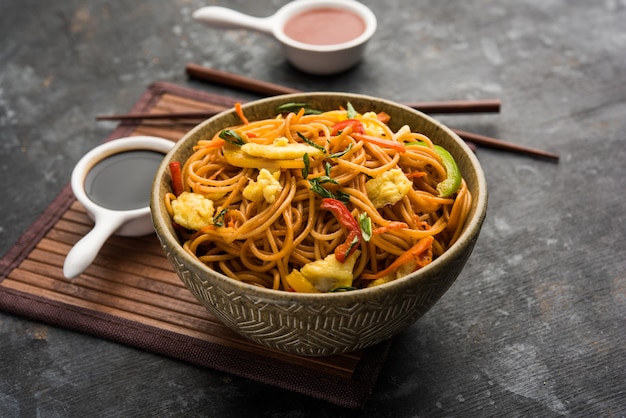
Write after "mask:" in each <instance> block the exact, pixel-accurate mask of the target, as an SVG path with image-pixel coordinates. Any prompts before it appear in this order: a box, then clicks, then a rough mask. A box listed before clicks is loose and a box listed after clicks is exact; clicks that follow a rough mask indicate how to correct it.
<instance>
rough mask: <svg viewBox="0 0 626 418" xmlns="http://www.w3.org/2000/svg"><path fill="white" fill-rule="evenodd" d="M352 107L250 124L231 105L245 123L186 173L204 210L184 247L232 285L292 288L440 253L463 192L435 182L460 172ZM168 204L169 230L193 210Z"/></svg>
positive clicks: (413, 265)
mask: <svg viewBox="0 0 626 418" xmlns="http://www.w3.org/2000/svg"><path fill="white" fill-rule="evenodd" d="M350 107H351V106H349V107H348V110H343V109H340V110H333V111H328V112H323V113H320V114H304V109H300V111H299V112H297V113H293V112H290V113H288V114H286V115H278V116H277V117H276V118H273V119H266V120H259V121H249V120H248V119H247V118H246V117H245V115H244V114H243V111H242V110H241V107H240V106H237V107H236V112H237V115H238V116H239V117H240V119H241V120H242V121H243V123H242V124H241V125H239V126H233V127H230V128H227V129H225V130H222V131H221V132H218V133H216V134H215V136H214V137H213V138H205V139H202V140H200V141H198V143H197V145H196V146H195V147H194V152H193V154H192V155H191V156H190V157H189V158H188V159H187V161H185V162H184V164H183V168H182V177H183V185H182V187H183V189H184V191H185V192H184V193H185V194H198V195H202V196H203V198H206V199H208V200H209V203H208V204H209V207H210V208H211V211H209V212H208V213H209V215H206V216H205V219H204V224H202V225H201V226H198V227H191V226H189V225H185V224H184V222H183V223H181V224H180V226H181V227H179V228H177V231H178V232H179V235H180V239H181V241H182V242H183V246H184V248H185V250H186V251H188V252H189V253H190V254H192V255H194V256H195V257H197V258H198V259H199V260H200V261H201V262H203V263H204V264H206V265H207V266H208V267H210V268H212V269H215V270H217V271H220V272H222V273H223V274H225V275H226V276H228V277H230V278H232V279H234V280H239V281H242V282H246V283H250V284H253V285H256V286H263V287H267V288H270V289H275V290H291V291H294V290H295V291H336V290H350V289H354V288H361V287H367V286H372V285H378V284H382V283H386V282H388V281H391V280H395V279H396V278H398V277H401V276H403V275H406V274H408V273H410V272H411V271H414V270H416V269H419V268H421V267H423V266H424V265H426V264H428V263H430V262H431V261H432V260H433V259H435V258H437V257H439V256H440V255H441V254H442V253H443V252H445V251H446V250H447V249H448V248H449V247H450V246H451V245H452V244H453V243H454V242H455V241H456V240H457V239H458V237H459V235H460V233H461V231H462V230H463V226H464V224H465V221H466V219H467V217H468V214H469V208H470V206H471V202H472V196H471V194H470V192H469V190H468V187H467V184H466V183H465V181H464V180H463V179H460V180H459V182H458V183H457V186H455V187H456V189H455V190H452V191H451V192H450V193H449V195H447V196H445V197H444V196H443V195H442V194H441V192H440V191H439V190H438V185H440V183H442V182H443V181H444V180H446V179H447V178H448V177H449V176H452V175H457V176H459V177H460V174H459V173H451V172H450V165H449V162H448V164H446V161H444V157H443V156H442V155H441V154H440V153H439V152H438V150H437V148H436V147H435V146H434V145H433V144H432V142H431V140H430V139H429V138H428V137H426V136H425V135H423V134H421V133H415V132H411V131H410V129H409V128H408V127H403V128H402V129H400V130H399V131H398V132H395V133H394V132H392V131H391V129H390V128H389V126H388V125H387V124H386V123H385V122H383V120H385V119H384V118H378V117H377V115H376V114H374V113H372V112H369V113H365V114H354V113H352V114H350ZM384 116H386V115H384ZM381 119H382V120H381ZM261 169H265V170H261ZM390 196H391V197H390ZM177 200H179V201H180V202H177ZM339 202H341V204H339ZM165 205H166V209H167V211H168V212H169V214H170V216H172V218H173V219H175V222H178V221H177V220H178V219H181V217H183V218H184V217H185V216H191V215H193V216H197V214H196V212H198V213H199V209H198V208H197V207H195V206H192V207H184V204H183V196H182V195H181V196H175V195H174V194H172V193H168V194H167V195H166V196H165ZM181 207H182V208H183V209H180V208H181ZM177 208H179V209H177ZM177 210H178V212H177ZM185 211H186V212H185ZM190 214H191V215H190ZM207 216H208V218H207ZM181 222H182V221H181ZM355 225H357V226H355ZM418 251H419V252H418ZM305 266H307V267H305ZM344 270H345V271H344ZM320 271H321V273H320ZM346 272H347V276H346V274H345V273H346ZM346 277H348V278H349V280H346Z"/></svg>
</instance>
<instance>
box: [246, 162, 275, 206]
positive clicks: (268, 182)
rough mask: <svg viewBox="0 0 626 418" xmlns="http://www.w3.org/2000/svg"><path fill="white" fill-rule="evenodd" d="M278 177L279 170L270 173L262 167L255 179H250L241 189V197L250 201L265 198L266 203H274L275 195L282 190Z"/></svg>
mask: <svg viewBox="0 0 626 418" xmlns="http://www.w3.org/2000/svg"><path fill="white" fill-rule="evenodd" d="M278 179H280V170H277V171H275V172H274V173H271V172H270V171H269V170H267V169H265V168H262V169H261V171H259V175H258V176H257V179H256V181H254V180H252V179H250V181H249V182H248V185H247V186H246V187H245V188H244V189H243V197H245V198H246V199H248V200H252V201H259V200H261V199H265V201H266V202H267V203H274V201H275V200H276V196H278V194H279V193H280V192H281V191H282V190H283V186H282V185H281V184H280V182H279V181H278Z"/></svg>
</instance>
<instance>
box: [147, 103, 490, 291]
mask: <svg viewBox="0 0 626 418" xmlns="http://www.w3.org/2000/svg"><path fill="white" fill-rule="evenodd" d="M324 96H332V97H334V98H336V99H342V100H343V101H344V102H348V101H350V100H351V99H352V100H370V101H373V102H379V103H383V104H385V105H387V106H391V107H396V108H398V109H403V110H405V111H407V112H410V113H413V114H414V115H416V116H418V117H420V118H423V119H426V121H428V122H429V123H431V124H432V125H433V126H434V127H436V128H438V129H440V130H443V131H444V132H445V133H446V134H447V135H448V136H449V137H450V138H451V139H452V140H453V142H455V143H456V145H457V146H458V147H459V148H460V149H462V151H463V154H464V157H465V158H467V159H468V160H469V161H470V163H471V164H470V166H471V167H472V169H473V170H474V172H475V177H476V182H477V184H476V189H477V190H478V195H477V196H473V198H474V199H475V200H476V205H475V210H474V212H473V214H472V215H471V218H470V219H468V221H467V223H466V225H465V227H464V230H463V232H462V233H461V235H460V236H459V238H458V240H457V241H456V242H455V243H454V244H453V245H452V246H451V247H450V248H449V249H448V250H447V251H445V252H444V253H443V254H442V255H441V256H440V257H438V258H437V259H436V260H434V261H433V262H432V263H430V264H428V265H427V266H425V267H423V268H421V269H420V270H417V271H416V272H413V273H411V274H409V275H407V276H405V277H402V278H399V279H396V280H394V281H391V282H389V283H385V284H383V285H380V286H374V287H371V288H364V289H358V290H355V291H351V292H336V293H296V292H286V291H278V290H272V289H267V288H262V287H258V286H254V285H251V284H247V283H243V282H238V281H236V280H234V279H231V278H229V277H228V276H226V275H224V274H222V273H220V272H217V271H215V270H212V269H209V268H208V267H207V266H206V265H204V264H203V263H202V262H200V261H199V260H198V259H196V258H195V257H192V256H191V255H190V254H188V253H187V252H186V251H185V250H184V249H183V248H182V245H181V244H180V242H179V241H178V239H177V237H176V235H175V233H174V231H173V228H172V227H171V224H170V223H166V221H165V219H164V217H159V216H156V215H158V214H159V213H162V212H160V210H158V209H157V208H161V207H162V206H161V200H162V196H161V195H160V187H161V182H160V180H161V179H163V178H167V177H168V175H167V172H168V170H169V169H168V164H169V162H170V159H171V157H172V156H173V155H174V154H175V153H176V152H177V151H178V150H179V149H180V148H182V147H184V145H185V143H186V142H187V141H189V140H190V139H189V138H191V137H194V136H195V135H196V134H197V133H198V132H199V131H201V130H203V129H204V128H205V127H206V126H207V125H210V124H212V123H213V122H214V121H216V120H220V119H221V118H223V117H224V116H226V115H234V114H235V110H234V109H228V110H225V111H223V112H221V113H219V114H217V115H215V116H213V117H211V118H209V119H207V120H205V121H203V122H201V123H200V124H198V125H197V126H195V127H194V128H192V129H191V130H190V131H189V132H188V133H187V134H185V135H184V136H183V137H182V138H181V139H180V140H179V141H178V142H177V143H176V144H175V145H174V147H173V148H172V149H171V150H170V152H169V153H168V154H167V155H166V156H165V157H164V159H163V161H162V163H161V165H160V166H159V168H158V170H157V173H156V176H155V181H154V183H153V186H152V193H151V199H150V208H151V213H152V217H153V223H154V227H155V229H156V230H157V232H158V234H159V236H160V238H161V239H162V240H164V241H165V243H166V244H167V245H169V246H170V247H172V248H176V249H177V250H178V251H177V254H178V256H179V257H181V258H182V259H183V260H185V262H186V263H189V264H190V265H193V266H195V268H196V269H197V270H203V271H206V272H207V275H210V276H211V277H212V280H215V281H216V283H215V284H216V285H218V284H220V283H222V284H224V285H225V286H226V287H237V288H240V289H241V292H242V293H244V292H245V294H247V295H248V296H250V297H258V298H260V299H273V300H276V299H283V300H285V301H290V302H292V301H300V302H303V303H319V302H321V301H323V300H325V299H327V298H332V300H333V301H337V302H340V301H341V300H343V299H347V300H354V299H355V298H358V299H370V298H374V297H376V295H378V294H384V293H387V292H389V291H392V292H393V291H399V290H400V291H401V290H402V289H406V288H409V287H410V286H411V283H412V282H413V281H416V280H420V278H422V277H427V276H428V275H429V272H430V271H431V270H434V269H438V268H439V266H440V265H442V264H444V263H446V262H447V261H448V260H454V259H455V258H456V257H457V256H458V255H459V254H461V253H463V251H464V249H465V248H466V247H468V246H471V245H472V242H473V241H474V240H475V239H476V238H477V237H478V235H479V232H480V229H481V226H482V223H483V220H484V218H485V216H486V213H487V200H488V199H487V196H488V193H487V181H486V178H485V174H484V172H483V169H482V167H481V165H480V162H479V161H478V158H477V157H476V155H475V154H474V152H473V151H472V150H471V149H470V148H469V146H467V144H466V143H465V142H464V141H463V140H462V139H461V138H460V137H459V136H458V135H457V134H456V133H454V131H452V130H451V129H450V128H448V127H447V126H445V125H444V124H443V123H441V122H439V121H437V120H436V119H434V118H432V117H430V116H428V115H427V114H425V113H423V112H420V111H418V110H415V109H413V108H410V107H408V106H405V105H402V104H399V103H396V102H393V101H390V100H387V99H382V98H378V97H374V96H369V95H364V94H356V93H340V92H314V93H293V94H285V95H278V96H272V97H268V98H264V99H259V100H254V101H251V102H247V103H245V104H242V109H243V111H244V113H245V111H246V109H249V108H251V107H253V106H261V105H264V104H266V103H272V102H277V101H283V102H285V103H287V102H294V99H296V101H300V102H301V101H303V100H302V99H303V98H304V97H306V98H315V97H324ZM196 141H197V140H196ZM435 143H436V142H435ZM451 152H452V151H451ZM453 155H454V154H453ZM455 158H457V156H455Z"/></svg>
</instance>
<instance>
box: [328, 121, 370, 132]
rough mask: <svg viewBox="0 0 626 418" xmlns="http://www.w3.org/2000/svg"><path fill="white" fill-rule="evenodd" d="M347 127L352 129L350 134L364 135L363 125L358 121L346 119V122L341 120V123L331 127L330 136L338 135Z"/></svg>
mask: <svg viewBox="0 0 626 418" xmlns="http://www.w3.org/2000/svg"><path fill="white" fill-rule="evenodd" d="M348 126H350V127H352V132H354V133H357V134H364V133H365V128H363V124H362V123H361V121H360V120H357V119H346V120H342V121H341V122H337V123H336V124H334V125H333V127H332V131H331V134H332V135H333V136H336V135H337V134H339V132H341V131H343V130H344V129H346V128H347V127H348Z"/></svg>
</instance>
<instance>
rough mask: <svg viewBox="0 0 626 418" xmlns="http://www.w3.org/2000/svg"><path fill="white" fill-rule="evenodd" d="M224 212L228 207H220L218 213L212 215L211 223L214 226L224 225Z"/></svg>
mask: <svg viewBox="0 0 626 418" xmlns="http://www.w3.org/2000/svg"><path fill="white" fill-rule="evenodd" d="M226 212H228V209H222V210H221V211H220V213H218V214H217V215H215V216H214V217H213V225H215V226H224V216H226Z"/></svg>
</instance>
